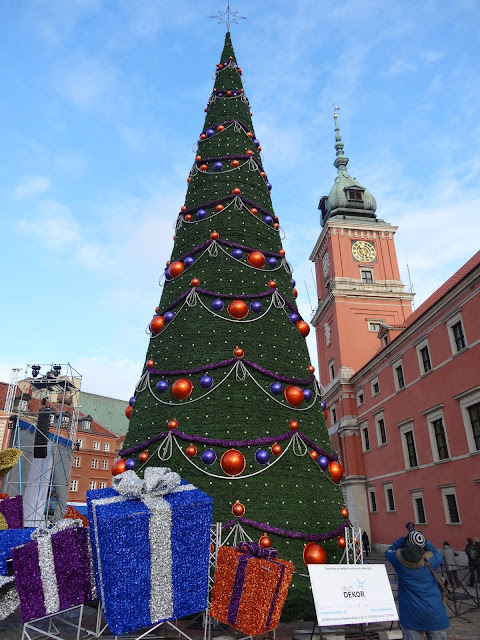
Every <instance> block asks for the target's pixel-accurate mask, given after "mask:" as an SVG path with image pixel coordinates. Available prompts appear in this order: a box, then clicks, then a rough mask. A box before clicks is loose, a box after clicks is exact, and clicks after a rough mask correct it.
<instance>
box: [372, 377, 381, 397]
mask: <svg viewBox="0 0 480 640" xmlns="http://www.w3.org/2000/svg"><path fill="white" fill-rule="evenodd" d="M374 384H376V385H377V386H378V391H375V389H374V388H373V385H374ZM370 389H371V391H372V398H373V397H374V396H378V394H379V393H380V382H379V381H378V376H375V378H373V380H370Z"/></svg>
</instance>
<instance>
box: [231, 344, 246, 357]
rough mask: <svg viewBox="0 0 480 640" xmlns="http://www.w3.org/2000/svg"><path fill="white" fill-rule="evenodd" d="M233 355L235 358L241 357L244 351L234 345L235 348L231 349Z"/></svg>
mask: <svg viewBox="0 0 480 640" xmlns="http://www.w3.org/2000/svg"><path fill="white" fill-rule="evenodd" d="M233 355H234V356H235V357H236V358H243V356H244V351H243V349H241V348H240V347H235V349H234V350H233Z"/></svg>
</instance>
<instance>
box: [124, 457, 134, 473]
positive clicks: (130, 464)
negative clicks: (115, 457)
mask: <svg viewBox="0 0 480 640" xmlns="http://www.w3.org/2000/svg"><path fill="white" fill-rule="evenodd" d="M125 469H127V470H131V469H135V460H134V459H133V458H128V459H127V460H125Z"/></svg>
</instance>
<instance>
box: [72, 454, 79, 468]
mask: <svg viewBox="0 0 480 640" xmlns="http://www.w3.org/2000/svg"><path fill="white" fill-rule="evenodd" d="M73 466H74V467H79V466H80V456H74V458H73Z"/></svg>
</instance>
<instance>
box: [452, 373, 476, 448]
mask: <svg viewBox="0 0 480 640" xmlns="http://www.w3.org/2000/svg"><path fill="white" fill-rule="evenodd" d="M455 400H459V401H460V411H461V412H462V418H463V426H464V428H465V435H466V436H467V443H468V450H469V451H470V453H475V451H480V386H479V385H477V386H475V387H472V388H470V389H467V390H466V391H462V393H459V394H458V395H457V396H455Z"/></svg>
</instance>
